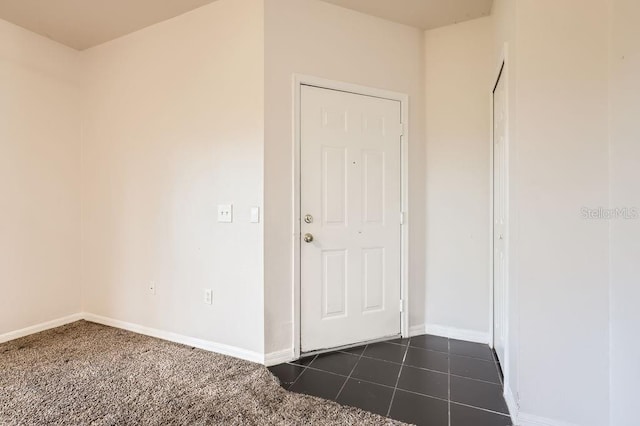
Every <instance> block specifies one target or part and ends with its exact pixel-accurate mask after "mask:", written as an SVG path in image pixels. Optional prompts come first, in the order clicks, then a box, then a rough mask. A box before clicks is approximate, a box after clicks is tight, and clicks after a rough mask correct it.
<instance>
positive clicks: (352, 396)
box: [270, 335, 511, 426]
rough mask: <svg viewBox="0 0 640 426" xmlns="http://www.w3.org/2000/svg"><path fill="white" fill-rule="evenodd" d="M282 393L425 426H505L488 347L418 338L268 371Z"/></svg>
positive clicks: (495, 365)
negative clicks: (335, 402) (278, 382)
mask: <svg viewBox="0 0 640 426" xmlns="http://www.w3.org/2000/svg"><path fill="white" fill-rule="evenodd" d="M270 370H271V372H272V373H273V374H275V375H276V376H277V377H278V378H279V379H280V382H281V384H282V386H283V387H284V388H285V389H288V390H289V391H292V392H299V393H305V394H309V395H314V396H319V397H321V398H325V399H330V400H333V401H337V402H338V403H340V404H345V405H351V406H354V407H359V408H362V409H364V410H367V411H370V412H373V413H377V414H381V415H383V416H387V417H390V418H393V419H396V420H400V421H403V422H407V423H413V424H416V425H427V426H509V425H511V419H510V418H509V416H508V410H507V405H506V403H505V401H504V398H503V396H502V377H501V374H500V373H499V367H498V363H497V362H496V359H495V356H494V353H493V351H492V350H491V349H490V348H489V347H488V346H487V345H481V344H477V343H470V342H463V341H460V340H453V339H446V338H443V337H437V336H429V335H424V336H417V337H412V338H411V339H396V340H392V341H389V342H384V343H374V344H370V345H365V346H361V347H357V348H353V349H347V350H343V351H337V352H332V353H327V354H322V355H317V356H312V357H308V358H303V359H301V360H298V361H294V362H291V363H286V364H280V365H276V366H274V367H270Z"/></svg>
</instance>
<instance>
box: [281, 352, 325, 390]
mask: <svg viewBox="0 0 640 426" xmlns="http://www.w3.org/2000/svg"><path fill="white" fill-rule="evenodd" d="M317 357H318V355H314V356H313V359H312V360H311V361H310V362H309V364H307V365H300V364H291V365H300V367H302V371H301V372H300V374H298V377H296V379H295V380H294V381H293V383H291V384H290V385H289V386H288V387H287V390H289V389H291V388H292V387H293V385H295V384H296V382H297V381H298V379H300V377H302V375H303V374H304V372H305V371H307V368H309V366H310V365H311V363H312V362H313V361H315V360H316V358H317Z"/></svg>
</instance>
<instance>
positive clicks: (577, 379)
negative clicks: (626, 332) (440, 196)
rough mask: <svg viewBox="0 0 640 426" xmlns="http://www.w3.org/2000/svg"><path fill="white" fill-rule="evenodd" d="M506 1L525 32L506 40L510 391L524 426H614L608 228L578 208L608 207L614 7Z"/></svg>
mask: <svg viewBox="0 0 640 426" xmlns="http://www.w3.org/2000/svg"><path fill="white" fill-rule="evenodd" d="M505 3H507V2H497V3H496V8H497V10H498V13H497V14H496V15H495V16H496V17H503V18H507V19H509V17H513V16H515V21H514V22H515V33H514V32H513V28H514V27H512V26H511V25H510V24H508V23H504V22H502V23H501V22H498V23H497V28H498V33H499V34H500V35H501V37H505V38H506V39H508V40H510V41H511V43H512V45H513V46H515V47H514V48H513V51H515V52H517V59H514V58H511V59H512V60H511V71H512V72H514V73H515V74H512V75H513V78H514V79H515V83H513V82H512V84H510V88H512V87H515V92H516V93H515V95H514V96H515V106H514V108H515V114H512V116H511V117H510V120H511V122H510V124H512V125H513V126H515V127H514V129H515V131H514V132H515V133H512V140H511V168H512V170H511V175H510V177H511V184H512V185H513V188H512V191H514V192H512V193H515V194H516V197H513V199H512V200H511V202H512V208H511V212H512V222H511V225H512V230H513V231H512V234H511V235H510V238H511V240H510V242H511V249H512V251H511V253H510V254H511V256H512V261H513V262H512V263H511V264H510V267H511V271H510V272H511V275H510V279H511V286H512V288H514V289H515V290H516V293H517V297H518V300H517V304H516V305H517V306H518V310H517V311H516V312H512V313H511V315H510V316H511V318H512V324H511V326H512V327H516V330H514V333H517V335H518V340H517V346H516V347H515V348H514V347H513V344H512V347H511V351H510V352H511V353H512V355H515V356H516V357H517V368H516V369H515V371H513V369H512V370H511V371H510V374H511V375H515V377H516V378H515V379H514V383H515V386H514V384H513V383H512V384H511V388H512V389H511V390H512V391H513V392H514V395H515V399H516V400H518V401H519V405H520V414H521V418H520V420H521V422H523V424H532V423H531V422H533V421H549V422H551V421H553V422H566V423H571V424H579V425H594V426H595V425H605V424H607V423H608V398H609V396H608V389H609V378H608V348H607V342H608V315H609V310H608V262H609V252H608V247H609V239H608V224H607V222H606V221H585V220H583V219H582V217H581V214H580V212H581V208H582V207H598V206H606V205H607V204H608V202H609V191H608V177H609V165H608V123H607V121H608V118H607V113H608V111H607V100H608V91H607V86H608V81H607V77H608V75H607V30H608V26H607V20H606V19H603V17H605V18H606V16H607V12H608V11H607V1H606V0H589V1H580V2H578V1H570V2H556V1H551V0H519V1H517V2H516V4H515V5H514V4H505ZM500 9H501V10H500ZM498 42H499V44H501V42H502V40H501V39H498ZM497 47H501V46H497ZM510 53H511V46H510ZM512 99H513V98H512ZM512 111H513V110H512ZM514 188H515V189H514ZM516 259H517V260H516ZM586 372H588V373H586ZM527 422H529V423H527Z"/></svg>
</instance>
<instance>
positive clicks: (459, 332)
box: [425, 324, 491, 345]
mask: <svg viewBox="0 0 640 426" xmlns="http://www.w3.org/2000/svg"><path fill="white" fill-rule="evenodd" d="M425 331H426V334H432V335H434V336H442V337H448V338H450V339H457V340H466V341H467V342H475V343H482V344H485V345H488V344H489V341H490V340H491V339H490V338H489V333H485V332H482V331H475V330H465V329H462V328H455V327H446V326H443V325H437V324H427V325H426V327H425Z"/></svg>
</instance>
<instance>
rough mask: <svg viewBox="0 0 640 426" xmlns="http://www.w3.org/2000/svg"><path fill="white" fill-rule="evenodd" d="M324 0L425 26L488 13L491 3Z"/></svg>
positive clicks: (465, 0)
mask: <svg viewBox="0 0 640 426" xmlns="http://www.w3.org/2000/svg"><path fill="white" fill-rule="evenodd" d="M324 1H326V2H327V3H333V4H335V5H338V6H342V7H346V8H348V9H353V10H357V11H359V12H363V13H366V14H369V15H374V16H378V17H380V18H384V19H388V20H389V21H395V22H399V23H401V24H405V25H410V26H412V27H417V28H422V29H424V30H430V29H433V28H437V27H444V26H445V25H451V24H456V23H458V22H462V21H468V20H470V19H476V18H480V17H482V16H488V15H490V14H491V7H492V6H493V0H324Z"/></svg>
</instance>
